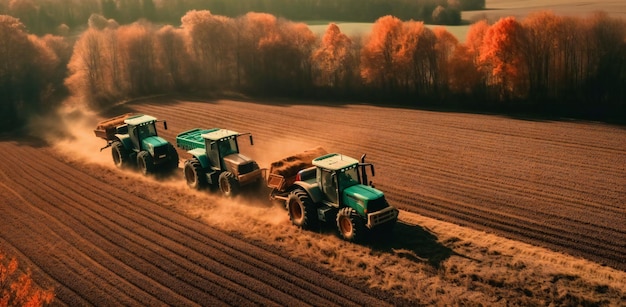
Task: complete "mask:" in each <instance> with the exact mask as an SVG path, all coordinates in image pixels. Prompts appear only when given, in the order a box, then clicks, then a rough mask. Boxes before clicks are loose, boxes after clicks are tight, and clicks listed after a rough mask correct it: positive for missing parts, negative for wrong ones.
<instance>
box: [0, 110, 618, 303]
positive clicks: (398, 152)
mask: <svg viewBox="0 0 626 307" xmlns="http://www.w3.org/2000/svg"><path fill="white" fill-rule="evenodd" d="M127 111H132V112H142V113H145V114H150V115H153V116H156V117H158V118H160V119H165V120H167V121H168V128H169V129H168V130H161V136H163V137H165V138H166V139H168V140H170V141H172V142H174V141H175V136H176V134H177V133H179V132H181V131H183V130H187V129H191V128H195V127H201V128H211V127H221V128H227V129H231V130H236V131H239V132H252V133H253V135H254V146H250V145H249V144H246V142H245V141H246V139H241V140H240V142H241V149H242V152H243V153H244V154H246V155H249V156H250V157H253V158H255V159H257V161H259V164H260V165H261V166H262V167H267V166H268V165H269V163H270V162H272V161H274V160H277V159H280V158H282V157H284V156H286V155H289V154H293V153H297V152H298V151H301V150H303V149H308V148H312V147H315V146H322V147H324V148H325V149H326V150H328V151H331V152H335V151H336V152H341V153H344V154H346V155H349V156H352V157H356V158H358V157H360V155H361V154H362V153H367V159H368V161H370V162H373V163H374V164H375V165H376V176H375V177H371V178H370V179H371V180H373V181H374V183H375V184H376V187H377V188H379V189H381V190H382V191H384V192H385V193H386V195H387V198H388V199H389V201H390V202H391V203H392V204H394V205H395V206H397V207H398V208H400V209H402V210H403V211H405V212H413V213H418V214H421V215H423V216H427V217H432V218H436V219H440V220H443V221H448V222H453V223H456V224H459V225H463V226H469V227H471V228H475V229H478V230H485V231H489V232H492V233H495V234H498V235H501V236H505V237H509V238H512V239H516V240H519V241H523V242H526V243H531V244H534V245H538V246H543V247H547V248H550V249H553V250H556V251H561V252H565V253H568V254H571V255H574V256H579V257H583V258H586V259H589V260H592V261H595V262H598V263H601V264H604V265H608V266H610V267H614V268H617V269H619V270H625V269H626V226H625V225H626V133H624V129H623V128H621V127H613V126H609V125H603V124H597V123H580V122H568V121H558V122H550V121H535V120H524V119H512V118H505V117H501V116H488V115H473V114H457V113H440V112H428V111H417V110H406V109H396V108H380V107H373V106H366V105H342V106H310V105H291V104H276V103H258V102H257V103H249V102H239V101H211V102H204V101H177V100H172V99H160V100H146V101H143V102H135V103H130V104H126V105H123V106H120V107H117V108H115V109H113V110H111V111H110V112H108V113H107V114H103V116H109V115H111V116H112V115H117V114H119V113H122V112H127ZM95 124H96V121H94V122H93V126H94V127H95ZM159 128H162V126H161V127H159ZM71 129H83V130H85V129H86V128H84V127H82V128H81V127H78V128H77V127H71ZM75 132H76V131H74V134H76V133H75ZM81 133H82V134H83V135H89V134H91V133H92V132H91V131H89V130H88V129H87V131H82V132H81ZM89 137H91V138H92V139H90V140H89V141H84V142H81V141H80V140H79V141H76V142H73V143H72V142H70V143H68V145H67V146H68V147H70V146H75V147H76V148H60V146H59V144H57V146H50V145H49V144H50V143H54V141H51V140H50V139H48V143H46V142H42V141H41V140H39V139H35V138H28V137H24V138H19V139H16V138H4V139H2V140H0V152H2V154H1V155H0V199H1V200H2V201H1V202H0V225H2V227H1V228H0V248H2V249H3V250H6V251H8V252H9V253H11V254H15V255H18V258H19V259H20V260H22V262H25V263H26V264H27V265H28V266H30V267H32V268H33V273H34V277H35V279H36V280H41V282H40V284H41V285H42V286H44V287H54V288H55V293H56V296H57V300H55V304H60V305H62V304H67V305H90V304H95V305H103V304H105V305H150V306H152V305H177V306H178V305H197V304H199V305H323V306H329V305H369V306H374V305H375V306H380V305H386V304H392V305H405V304H409V303H410V302H409V301H406V300H404V299H402V298H399V297H398V296H394V295H393V294H392V293H391V292H388V291H381V290H380V289H376V290H374V289H372V288H370V287H369V286H368V285H367V281H365V280H363V279H361V278H351V277H346V276H339V275H338V274H335V273H333V272H330V271H329V270H328V269H327V268H326V267H324V266H321V265H318V263H315V262H311V261H303V260H302V259H301V258H299V257H295V256H293V255H291V254H290V253H289V252H286V251H285V250H284V249H281V248H278V247H276V246H275V245H273V244H272V242H263V241H259V240H251V239H250V238H247V237H246V236H245V232H246V228H247V225H246V223H241V225H238V226H239V228H240V229H241V232H232V231H226V230H224V229H223V228H219V227H209V226H207V224H206V223H204V222H203V221H202V219H200V218H194V217H193V216H191V215H190V214H188V213H189V212H191V210H190V209H189V208H193V207H194V206H198V207H203V206H204V207H207V206H208V207H209V209H210V207H211V204H206V203H205V204H198V203H194V200H196V199H197V200H200V201H206V199H207V198H206V197H205V196H204V195H202V194H210V192H208V191H203V192H200V193H201V194H200V195H199V196H198V197H196V198H195V196H194V193H195V192H191V191H190V192H189V194H188V195H187V194H186V190H185V189H184V188H180V186H181V185H182V186H184V184H182V183H181V182H182V180H183V179H182V178H181V176H180V174H173V175H171V176H167V177H166V178H156V179H155V178H150V179H144V178H142V177H141V176H139V175H138V174H136V172H133V171H132V170H116V169H112V167H111V164H112V162H111V161H110V152H109V150H104V151H103V152H101V153H100V152H98V149H99V146H97V145H95V144H98V145H104V144H103V143H104V142H103V141H102V140H100V141H98V140H97V139H96V138H95V137H94V136H89ZM79 138H80V137H79ZM60 144H61V147H62V146H63V145H62V144H63V143H60ZM179 154H180V155H181V159H182V160H184V159H185V158H187V157H188V156H187V155H186V153H184V152H183V151H180V152H179ZM181 165H182V163H181ZM144 183H145V189H142V187H143V186H144ZM160 183H161V184H162V186H163V190H161V189H158V188H156V189H157V190H156V191H150V190H146V189H155V188H154V187H159V184H160ZM172 187H173V188H172ZM172 190H174V191H178V192H172ZM180 191H183V192H180ZM205 192H206V193H205ZM159 197H162V198H163V201H158V200H159ZM208 199H209V200H213V201H214V202H221V201H222V200H221V199H220V198H219V197H214V198H211V197H209V198H208ZM244 202H245V199H244ZM250 203H254V204H255V205H253V206H258V204H257V203H258V202H257V201H255V200H254V199H251V200H250ZM233 214H238V213H237V211H233ZM283 218H284V217H283ZM258 219H259V220H263V219H264V217H263V216H259V217H258ZM283 222H285V223H288V222H287V221H283ZM283 224H284V223H283ZM286 229H287V231H289V230H290V229H292V228H289V227H287V228H286ZM405 232H406V229H403V230H401V233H405ZM242 233H243V234H242ZM303 235H305V236H307V234H306V233H304V234H303ZM311 235H313V234H311ZM396 240H400V239H399V238H396ZM322 261H323V260H322Z"/></svg>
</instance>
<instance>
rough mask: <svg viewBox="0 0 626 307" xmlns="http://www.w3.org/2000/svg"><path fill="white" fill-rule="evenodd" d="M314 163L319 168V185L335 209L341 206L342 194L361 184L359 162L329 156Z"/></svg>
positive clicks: (348, 158)
mask: <svg viewBox="0 0 626 307" xmlns="http://www.w3.org/2000/svg"><path fill="white" fill-rule="evenodd" d="M312 162H313V165H315V166H316V167H317V176H316V177H317V183H318V185H319V187H320V189H321V190H322V193H323V194H324V196H325V198H326V200H327V201H328V202H330V203H332V204H334V206H335V207H336V206H339V201H340V199H341V198H340V197H339V195H340V193H341V192H342V191H343V190H344V189H346V188H348V187H350V186H353V185H355V184H358V183H359V181H358V178H359V176H358V167H357V166H358V165H359V161H358V160H356V159H353V158H350V157H348V156H343V155H340V154H329V155H325V156H321V157H319V158H317V159H314V160H313V161H312Z"/></svg>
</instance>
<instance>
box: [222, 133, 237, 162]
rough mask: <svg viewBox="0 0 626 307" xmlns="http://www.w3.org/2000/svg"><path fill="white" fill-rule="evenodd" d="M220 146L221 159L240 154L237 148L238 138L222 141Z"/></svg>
mask: <svg viewBox="0 0 626 307" xmlns="http://www.w3.org/2000/svg"><path fill="white" fill-rule="evenodd" d="M218 144H219V145H218V146H219V150H220V156H221V157H226V156H228V155H232V154H234V153H238V152H239V150H238V148H237V138H235V137H229V138H224V139H221V140H220V141H219V143H218Z"/></svg>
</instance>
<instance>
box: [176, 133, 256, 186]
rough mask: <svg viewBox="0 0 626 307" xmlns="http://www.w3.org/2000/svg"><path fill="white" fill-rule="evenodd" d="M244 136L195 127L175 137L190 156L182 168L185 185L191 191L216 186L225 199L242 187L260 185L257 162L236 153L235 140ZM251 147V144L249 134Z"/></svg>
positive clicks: (178, 144)
mask: <svg viewBox="0 0 626 307" xmlns="http://www.w3.org/2000/svg"><path fill="white" fill-rule="evenodd" d="M243 135H249V133H243V134H241V133H238V132H235V131H231V130H227V129H220V128H212V129H200V128H195V129H191V130H188V131H185V132H182V133H180V134H179V135H178V136H176V145H177V146H178V147H180V148H183V149H185V150H187V152H188V153H189V154H191V156H192V158H190V159H188V160H186V161H185V166H184V168H183V172H184V175H185V180H186V181H187V185H188V186H189V187H191V188H194V189H201V188H203V187H205V186H207V185H208V186H210V187H219V189H220V191H221V192H222V193H223V194H224V195H225V196H234V195H236V194H237V193H239V191H240V188H242V187H244V186H249V185H253V184H258V183H262V180H263V177H262V174H261V170H260V169H259V165H258V164H257V163H256V161H254V160H252V159H250V158H248V157H246V156H244V155H242V154H241V153H239V143H238V142H237V139H238V138H239V137H240V136H243ZM250 145H254V142H253V140H252V135H250Z"/></svg>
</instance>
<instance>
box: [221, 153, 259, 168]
mask: <svg viewBox="0 0 626 307" xmlns="http://www.w3.org/2000/svg"><path fill="white" fill-rule="evenodd" d="M224 162H226V163H228V164H231V165H242V164H246V163H249V162H254V160H252V159H250V158H248V157H246V156H244V155H242V154H240V153H235V154H231V155H228V156H226V157H224Z"/></svg>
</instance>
